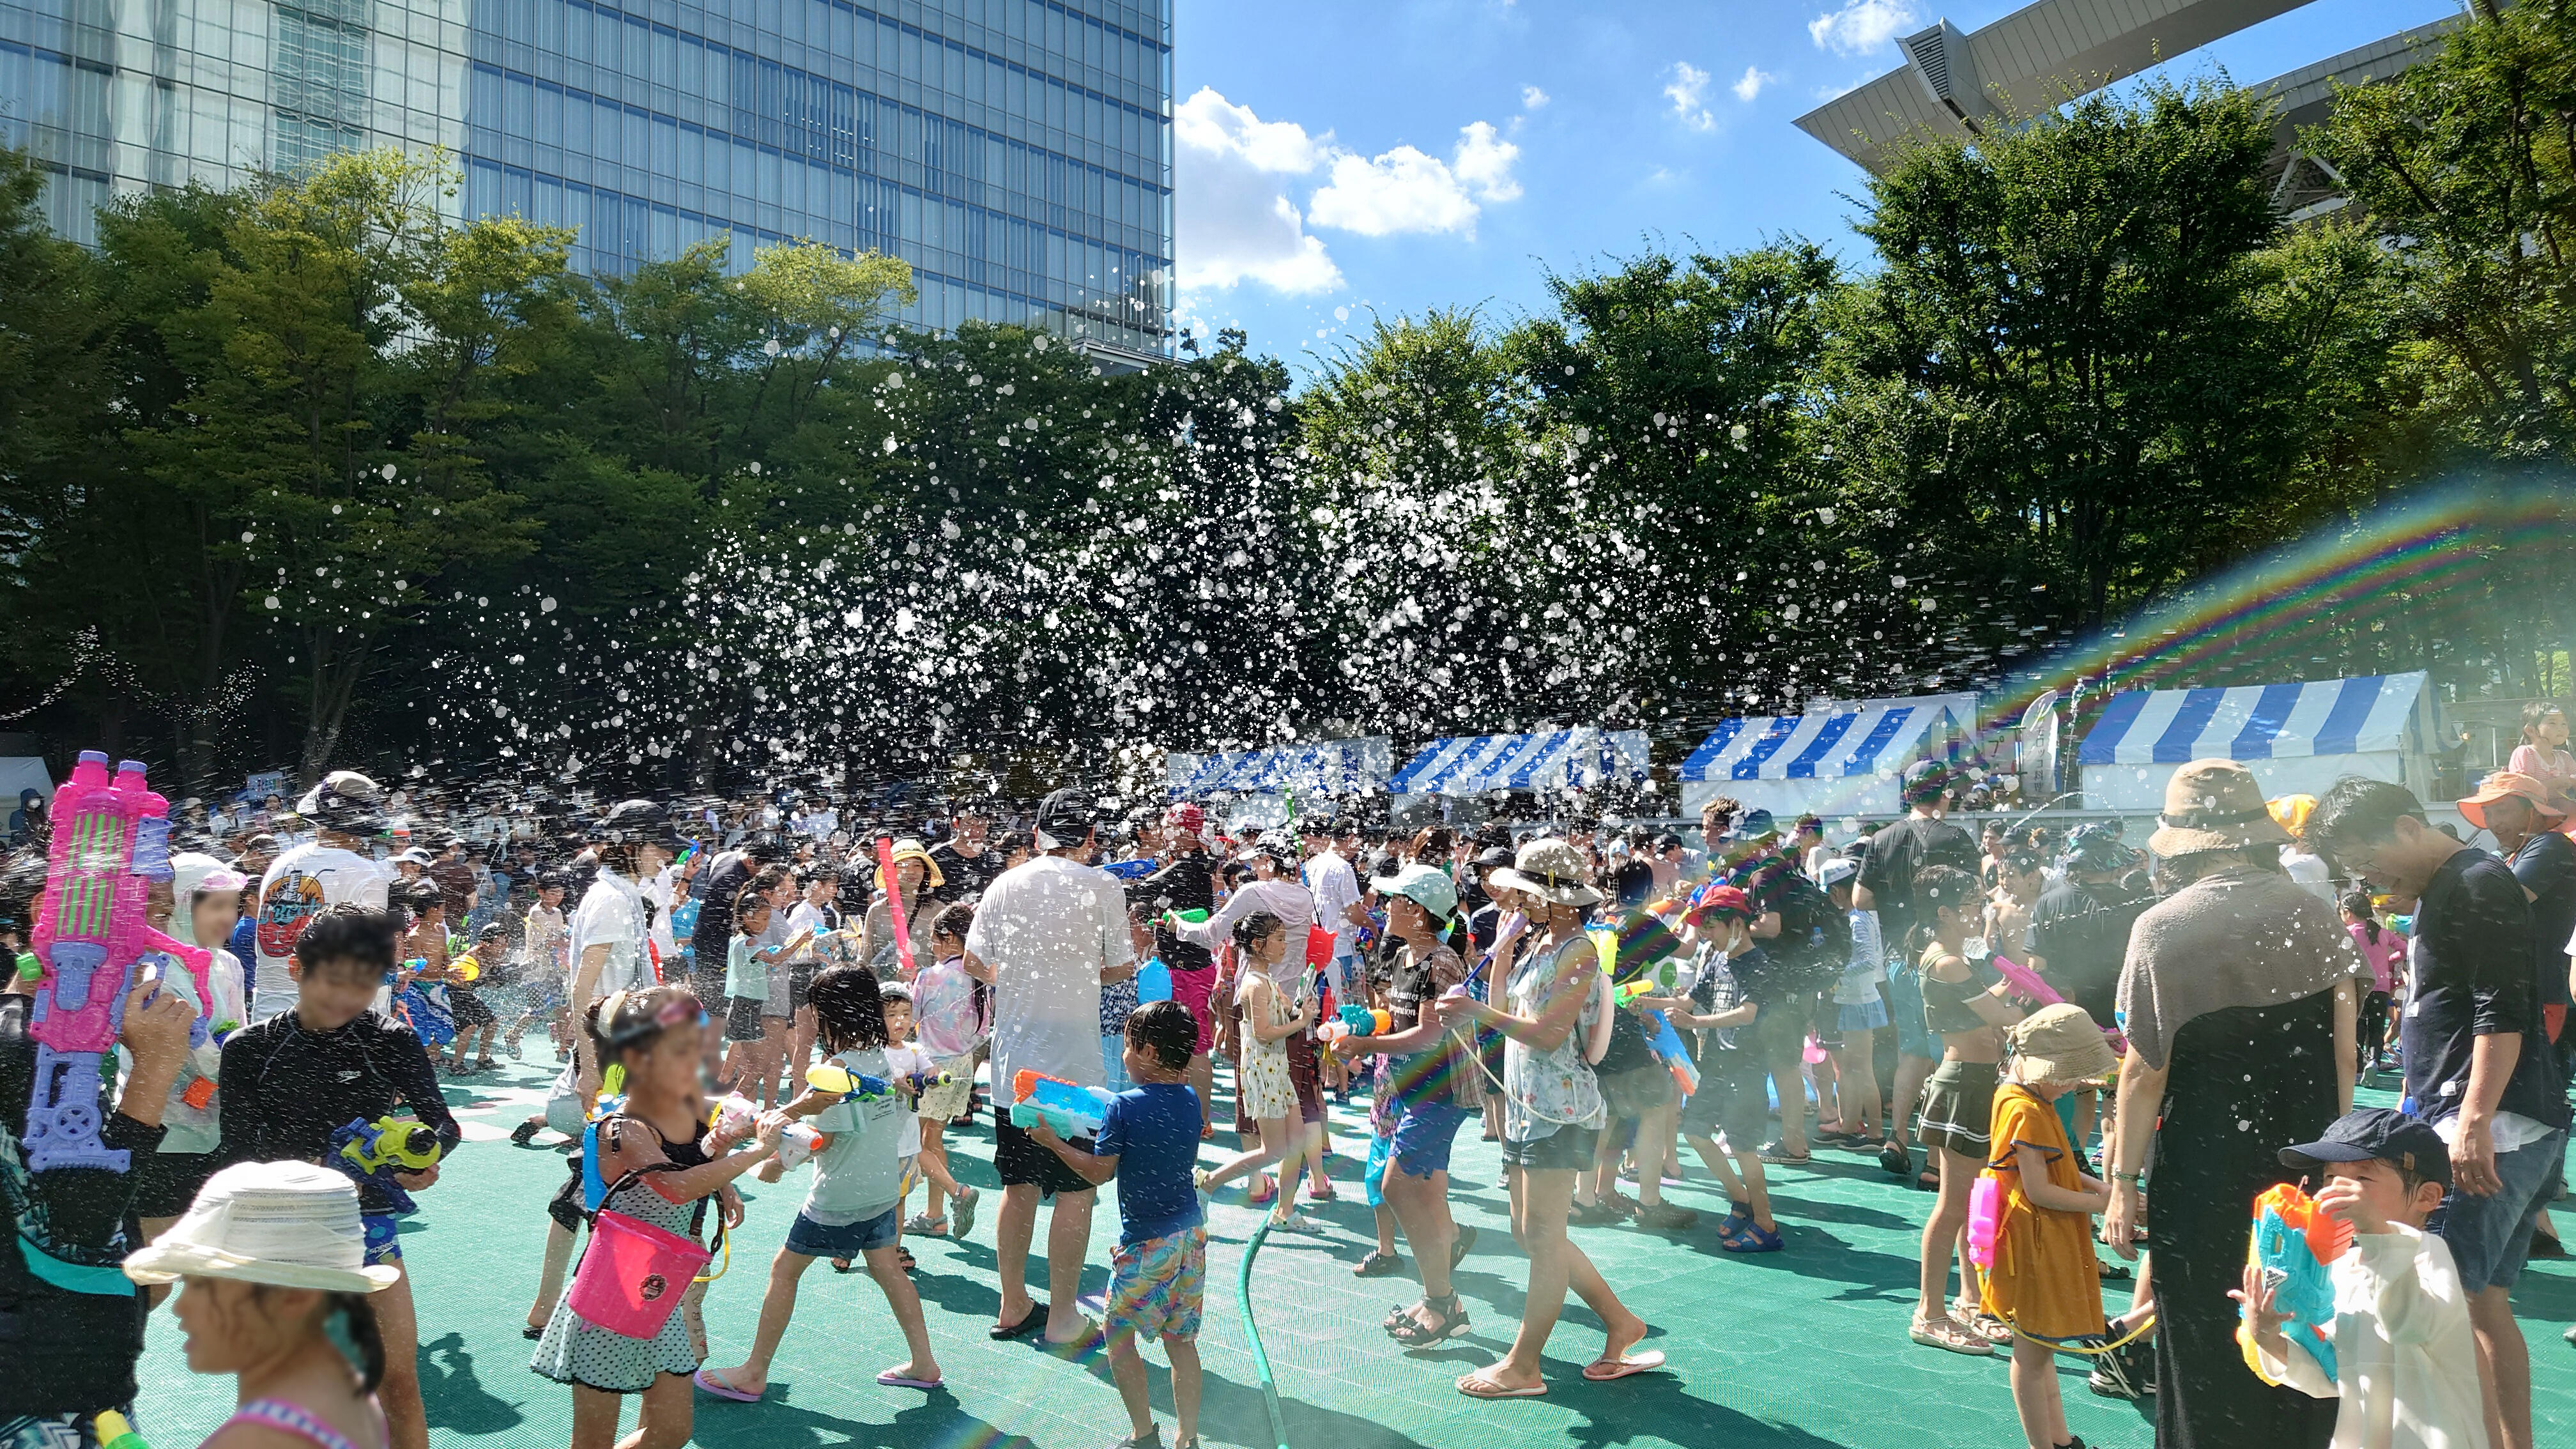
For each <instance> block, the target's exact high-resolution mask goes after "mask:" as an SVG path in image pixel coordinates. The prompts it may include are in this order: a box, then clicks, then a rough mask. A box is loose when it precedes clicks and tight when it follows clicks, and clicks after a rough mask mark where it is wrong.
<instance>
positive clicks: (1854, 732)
mask: <svg viewBox="0 0 2576 1449" xmlns="http://www.w3.org/2000/svg"><path fill="white" fill-rule="evenodd" d="M1936 726H1938V727H1941V728H1942V729H1944V730H1945V731H1948V732H1957V733H1965V732H1966V730H1967V722H1966V721H1964V720H1960V719H1958V718H1956V717H1955V716H1954V715H1952V713H1951V711H1950V708H1949V706H1948V704H1947V703H1945V702H1944V701H1942V700H1938V699H1920V700H1911V701H1908V700H1885V701H1879V702H1876V703H1872V704H1868V705H1863V706H1860V707H1858V708H1854V709H1848V710H1820V711H1818V712H1816V713H1814V714H1782V715H1769V716H1763V715H1755V716H1750V717H1747V718H1744V719H1730V720H1720V721H1719V722H1718V726H1717V728H1716V729H1714V730H1711V731H1709V736H1708V738H1707V739H1704V740H1702V741H1700V744H1699V748H1698V749H1695V750H1693V751H1691V753H1690V758H1689V759H1687V760H1684V761H1683V762H1682V778H1683V779H1684V780H1710V781H1715V780H1832V779H1843V778H1847V777H1850V776H1854V775H1895V774H1899V773H1901V772H1903V770H1904V769H1905V767H1906V766H1907V765H1909V764H1912V763H1913V762H1914V761H1916V760H1918V759H1921V758H1923V746H1924V743H1925V736H1926V735H1928V734H1930V733H1931V732H1932V730H1933V729H1934V728H1935V727H1936Z"/></svg>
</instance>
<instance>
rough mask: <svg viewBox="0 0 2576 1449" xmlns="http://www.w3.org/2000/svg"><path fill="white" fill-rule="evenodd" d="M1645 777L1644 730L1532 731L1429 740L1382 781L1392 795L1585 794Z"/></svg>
mask: <svg viewBox="0 0 2576 1449" xmlns="http://www.w3.org/2000/svg"><path fill="white" fill-rule="evenodd" d="M1645 778H1646V732H1645V731H1644V730H1597V729H1570V730H1538V731H1535V732H1533V733H1530V734H1525V735H1458V736H1454V737H1452V738H1449V739H1444V740H1433V741H1432V742H1431V743H1430V744H1428V745H1425V746H1424V747H1423V748H1422V751H1421V752H1420V753H1419V754H1416V755H1415V756H1414V757H1413V758H1412V759H1410V760H1407V761H1406V762H1405V765H1404V768H1403V769H1401V770H1398V771H1396V772H1395V778H1393V779H1391V780H1389V781H1387V784H1386V787H1387V789H1388V790H1389V791H1391V792H1393V793H1395V794H1398V795H1473V794H1477V793H1480V792H1482V791H1486V790H1566V789H1588V788H1590V787H1592V786H1595V785H1599V784H1601V783H1602V782H1604V781H1606V780H1643V779H1645Z"/></svg>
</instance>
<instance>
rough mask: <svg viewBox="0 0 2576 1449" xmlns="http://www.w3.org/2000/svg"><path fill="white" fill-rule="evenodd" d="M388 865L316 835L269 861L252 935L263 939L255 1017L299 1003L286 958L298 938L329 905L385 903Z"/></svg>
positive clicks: (253, 1001) (378, 906)
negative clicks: (306, 925) (318, 838)
mask: <svg viewBox="0 0 2576 1449" xmlns="http://www.w3.org/2000/svg"><path fill="white" fill-rule="evenodd" d="M393 876H394V873H393V871H392V869H391V868H390V867H388V866H385V865H383V864H381V863H380V862H377V861H373V860H369V859H368V858H367V857H365V856H363V855H360V854H358V853H357V852H355V851H351V850H342V849H341V848H340V847H338V846H336V845H324V844H322V843H321V842H320V841H313V842H310V843H307V844H304V845H299V846H296V847H295V848H294V849H292V850H289V851H287V852H286V853H285V854H283V855H280V856H279V857H278V858H277V859H275V860H273V861H270V862H269V863H268V870H267V873H265V874H263V875H262V876H261V877H260V878H259V917H258V922H257V924H256V925H255V926H254V927H253V936H254V939H256V940H257V941H258V942H259V971H258V974H257V983H258V988H257V995H255V996H254V997H252V999H251V1003H250V1020H251V1022H252V1023H254V1024H255V1023H258V1022H263V1021H266V1020H268V1019H269V1018H270V1017H272V1016H275V1015H277V1014H278V1013H279V1012H281V1011H285V1010H287V1009H288V1008H290V1007H292V1006H294V1005H295V982H294V981H293V979H291V978H290V977H288V976H287V974H286V963H287V962H288V961H289V960H290V959H292V958H293V957H294V955H295V941H296V938H297V937H299V936H301V935H303V934H304V926H305V923H306V922H308V921H310V920H312V919H313V918H314V917H315V916H317V915H320V914H321V913H322V910H323V908H324V907H326V906H337V905H344V904H348V903H351V902H355V903H356V904H358V905H362V906H373V907H374V908H376V909H377V910H383V909H384V908H385V887H386V886H387V885H388V884H390V883H391V882H392V880H393Z"/></svg>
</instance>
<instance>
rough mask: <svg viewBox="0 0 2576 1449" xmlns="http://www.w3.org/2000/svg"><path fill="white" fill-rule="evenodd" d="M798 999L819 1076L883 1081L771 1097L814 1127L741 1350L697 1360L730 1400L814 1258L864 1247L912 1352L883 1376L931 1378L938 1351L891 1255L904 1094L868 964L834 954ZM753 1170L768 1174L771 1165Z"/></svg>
mask: <svg viewBox="0 0 2576 1449" xmlns="http://www.w3.org/2000/svg"><path fill="white" fill-rule="evenodd" d="M805 1000H806V1002H807V1004H808V1005H811V1006H812V1007H813V1008H814V1025H815V1031H816V1033H817V1035H819V1036H820V1037H821V1039H822V1043H823V1050H824V1051H826V1052H827V1053H829V1054H830V1055H829V1057H828V1058H827V1060H826V1061H825V1063H824V1066H823V1067H819V1068H817V1069H816V1073H815V1074H816V1075H817V1076H821V1075H823V1074H824V1072H825V1071H826V1070H827V1069H829V1068H835V1067H837V1068H839V1069H840V1071H841V1072H844V1073H847V1074H848V1075H849V1076H851V1077H853V1078H855V1077H860V1076H868V1077H874V1078H877V1079H878V1080H879V1081H883V1082H886V1083H887V1090H886V1091H885V1093H884V1095H882V1096H874V1097H869V1096H862V1095H860V1094H859V1092H858V1091H857V1090H855V1085H854V1089H853V1090H850V1091H826V1090H824V1089H823V1088H822V1087H819V1086H811V1087H808V1088H807V1090H806V1091H805V1092H804V1093H803V1094H802V1095H800V1096H798V1097H797V1099H796V1100H795V1101H793V1102H790V1103H789V1104H787V1106H785V1107H783V1108H781V1109H780V1112H781V1113H782V1114H783V1115H784V1116H785V1117H786V1118H788V1119H789V1120H791V1121H793V1120H797V1119H802V1118H812V1119H813V1121H814V1126H815V1127H816V1128H817V1129H818V1130H820V1131H821V1132H822V1133H823V1134H824V1135H823V1138H822V1140H821V1141H820V1142H819V1143H818V1144H817V1145H816V1146H815V1148H814V1186H813V1188H812V1189H811V1190H809V1191H808V1192H807V1193H806V1195H805V1205H804V1206H803V1207H802V1208H800V1209H798V1210H797V1213H796V1221H795V1222H793V1223H791V1224H789V1226H788V1229H787V1243H786V1245H785V1246H784V1247H781V1248H780V1249H779V1250H778V1256H777V1258H776V1259H774V1260H773V1261H772V1262H771V1264H770V1268H769V1291H768V1293H767V1294H766V1295H764V1296H763V1297H762V1298H761V1300H760V1326H759V1328H758V1329H757V1330H756V1331H755V1333H754V1334H753V1337H752V1342H751V1356H750V1357H749V1358H747V1359H745V1360H743V1361H742V1362H741V1363H739V1364H736V1365H734V1366H733V1367H732V1368H726V1369H700V1370H699V1371H698V1373H697V1376H696V1377H697V1385H698V1387H699V1388H702V1389H704V1390H706V1391H707V1392H708V1393H710V1394H713V1395H715V1396H716V1397H718V1398H720V1399H732V1400H735V1401H737V1402H740V1403H746V1404H747V1403H752V1402H754V1401H756V1400H758V1399H759V1398H760V1396H761V1394H762V1392H763V1391H765V1390H766V1389H767V1388H768V1387H769V1365H770V1363H771V1361H772V1360H773V1359H775V1358H776V1357H777V1354H778V1342H779V1340H780V1339H782V1338H784V1337H785V1336H786V1334H787V1320H788V1319H789V1318H790V1317H791V1316H793V1315H794V1313H795V1312H796V1283H797V1280H798V1279H800V1278H802V1277H804V1276H805V1270H806V1269H807V1268H810V1267H812V1266H813V1264H814V1260H815V1259H816V1258H852V1257H858V1258H864V1259H865V1260H866V1262H867V1265H868V1276H869V1277H872V1278H874V1279H876V1280H877V1287H878V1288H879V1289H881V1290H882V1291H883V1292H884V1293H885V1298H886V1306H887V1307H889V1308H891V1309H893V1310H894V1319H895V1323H896V1324H897V1325H898V1326H899V1327H900V1328H901V1329H902V1330H903V1337H904V1343H905V1345H906V1346H907V1347H908V1348H909V1349H910V1350H911V1356H910V1357H909V1358H906V1359H905V1360H904V1361H903V1362H901V1363H899V1364H896V1365H895V1366H894V1367H892V1368H890V1369H887V1370H885V1371H884V1372H883V1373H880V1374H878V1375H877V1382H878V1383H881V1384H885V1385H887V1386H888V1387H892V1388H905V1389H935V1388H938V1387H939V1383H940V1378H939V1361H938V1359H936V1358H935V1357H933V1356H932V1354H931V1351H930V1330H929V1329H928V1328H927V1327H926V1326H925V1325H924V1324H923V1321H922V1316H921V1295H919V1294H918V1293H916V1292H914V1291H913V1287H912V1280H911V1279H909V1278H907V1277H905V1276H904V1273H903V1265H902V1263H901V1262H900V1261H898V1260H897V1258H896V1256H895V1254H896V1246H895V1236H896V1232H897V1224H898V1222H899V1221H900V1219H901V1216H902V1212H903V1190H902V1182H903V1160H902V1152H903V1127H904V1123H905V1121H906V1119H908V1118H909V1117H911V1115H912V1103H911V1101H910V1100H909V1098H908V1097H907V1096H906V1095H905V1094H904V1089H903V1088H902V1086H901V1085H899V1084H898V1083H897V1082H896V1080H895V1079H896V1078H898V1077H899V1076H900V1075H901V1073H900V1071H899V1070H898V1069H897V1068H896V1067H894V1065H893V1064H892V1063H891V1062H890V1061H889V1060H888V1053H887V1049H888V1048H889V1047H891V1046H892V1045H893V1042H892V1040H891V1039H890V1038H889V1037H888V1035H887V1033H886V1017H885V1003H884V999H883V997H882V995H881V987H880V986H879V984H878V982H877V978H876V973H874V972H872V971H870V970H868V969H867V968H866V967H864V966H856V965H852V966H835V967H832V968H831V969H829V970H827V971H825V972H823V973H822V974H820V975H818V976H816V977H815V978H814V984H813V985H812V986H810V987H808V988H806V992H805ZM762 1176H763V1177H764V1178H765V1179H767V1180H770V1181H775V1180H776V1178H777V1176H778V1173H777V1171H776V1169H775V1167H774V1166H770V1167H764V1168H763V1169H762Z"/></svg>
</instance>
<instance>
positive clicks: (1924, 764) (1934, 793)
mask: <svg viewBox="0 0 2576 1449" xmlns="http://www.w3.org/2000/svg"><path fill="white" fill-rule="evenodd" d="M1950 788H1951V780H1950V767H1949V766H1948V765H1946V764H1943V763H1942V762H1941V761H1939V760H1916V761H1915V762H1914V763H1913V764H1910V765H1908V766H1906V767H1905V786H1904V794H1905V803H1906V804H1908V805H1925V804H1929V803H1931V802H1932V801H1934V800H1938V799H1940V798H1941V796H1942V794H1943V793H1944V792H1946V791H1947V790H1949V789H1950Z"/></svg>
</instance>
